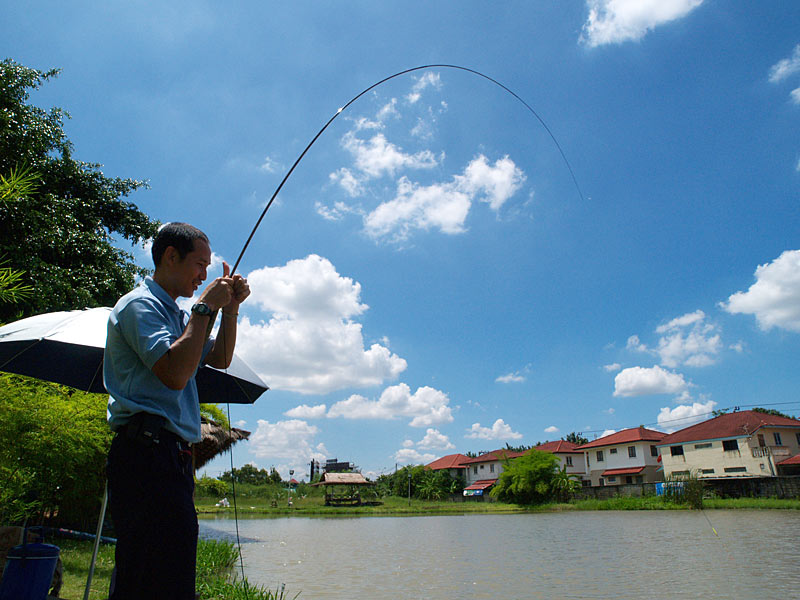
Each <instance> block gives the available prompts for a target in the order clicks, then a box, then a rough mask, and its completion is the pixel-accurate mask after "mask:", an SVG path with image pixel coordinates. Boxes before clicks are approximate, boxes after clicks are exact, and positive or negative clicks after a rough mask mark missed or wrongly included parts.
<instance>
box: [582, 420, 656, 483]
mask: <svg viewBox="0 0 800 600" xmlns="http://www.w3.org/2000/svg"><path fill="white" fill-rule="evenodd" d="M664 436H666V434H665V433H662V432H660V431H654V430H652V429H646V428H644V427H636V428H633V429H623V430H622V431H618V432H616V433H612V434H611V435H606V436H604V437H601V438H598V439H596V440H594V441H593V442H589V443H588V444H584V445H583V446H578V449H579V450H581V451H582V452H583V456H584V460H585V469H586V475H585V477H586V479H587V480H588V481H589V485H593V486H605V485H624V484H628V483H654V482H656V481H663V478H662V476H661V466H660V464H659V461H658V448H657V447H656V444H658V443H659V442H660V441H661V440H662V438H664Z"/></svg>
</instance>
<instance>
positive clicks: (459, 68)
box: [206, 63, 584, 579]
mask: <svg viewBox="0 0 800 600" xmlns="http://www.w3.org/2000/svg"><path fill="white" fill-rule="evenodd" d="M426 69H454V70H457V71H463V72H465V73H471V74H473V75H476V76H478V77H481V78H483V79H485V80H487V81H489V82H491V83H493V84H494V85H496V86H498V87H500V88H501V89H502V90H504V91H505V92H507V93H509V94H511V95H512V96H513V97H514V98H516V99H517V100H518V101H519V102H521V103H522V104H523V106H525V108H526V109H527V110H528V111H529V112H530V113H531V114H532V115H533V116H534V117H536V119H537V120H538V121H539V123H540V124H541V125H542V127H544V129H545V131H546V132H547V134H548V135H549V136H550V139H552V140H553V143H554V144H555V146H556V148H557V149H558V152H559V154H560V155H561V158H562V159H563V160H564V164H565V165H566V166H567V170H568V171H569V174H570V177H571V178H572V183H573V184H574V185H575V190H576V191H577V192H578V196H579V197H580V199H581V201H583V200H584V197H583V193H582V192H581V188H580V186H579V185H578V180H577V178H576V177H575V173H574V171H573V170H572V165H570V163H569V160H568V159H567V156H566V154H564V150H563V149H562V148H561V144H559V143H558V140H557V139H556V136H555V135H554V134H553V132H552V131H551V130H550V127H548V126H547V123H545V121H544V119H542V117H541V116H540V115H539V113H537V112H536V111H535V110H534V109H533V107H532V106H531V105H530V104H528V103H527V102H525V100H523V99H522V97H520V96H519V95H518V94H517V93H515V92H514V91H512V90H511V89H510V88H508V87H506V86H505V85H503V84H502V83H500V82H499V81H497V80H496V79H494V78H492V77H489V76H488V75H486V74H484V73H481V72H480V71H477V70H475V69H471V68H469V67H463V66H460V65H453V64H446V63H435V64H428V65H421V66H418V67H412V68H410V69H404V70H402V71H398V72H397V73H394V74H392V75H389V76H388V77H384V78H383V79H381V80H379V81H377V82H375V83H373V84H372V85H370V86H369V87H367V88H364V89H363V90H362V91H361V92H359V93H358V94H356V95H355V96H353V97H352V98H351V99H350V100H348V101H347V103H345V104H344V105H343V106H341V107H340V108H339V109H338V110H337V111H336V112H335V113H333V115H332V116H331V117H330V118H329V119H328V120H327V122H326V123H325V124H324V125H323V126H322V128H321V129H320V130H319V131H318V132H317V133H316V135H315V136H314V137H313V138H311V141H310V142H309V143H308V145H307V146H306V147H305V148H304V149H303V151H302V152H301V153H300V155H299V156H298V157H297V159H296V160H295V161H294V163H293V164H292V166H291V167H290V168H289V170H288V171H287V172H286V174H285V175H284V176H283V179H281V181H280V183H279V184H278V187H277V188H275V191H274V192H273V193H272V196H271V197H270V199H269V202H267V205H266V206H265V207H264V210H263V211H262V212H261V215H260V216H259V217H258V220H257V221H256V223H255V225H254V226H253V229H252V231H251V232H250V235H249V236H248V237H247V241H245V243H244V246H243V247H242V250H241V252H239V256H238V257H237V259H236V262H235V263H234V264H233V267H232V268H231V271H230V273H231V276H233V274H234V273H236V269H237V268H238V267H239V264H240V263H241V261H242V258H243V257H244V253H245V252H246V251H247V248H248V247H249V246H250V242H251V241H252V240H253V237H254V236H255V234H256V231H258V228H259V227H260V226H261V222H262V221H263V220H264V217H265V216H266V214H267V212H268V211H269V209H270V207H271V206H272V203H273V202H274V201H275V198H277V197H278V194H279V193H280V191H281V190H282V189H283V186H284V184H285V183H286V181H287V180H288V179H289V177H291V175H292V173H293V172H294V170H295V168H297V165H298V164H300V161H301V160H303V158H304V157H305V155H306V154H307V153H308V151H309V150H310V149H311V147H312V146H313V145H314V144H315V143H316V141H317V140H318V139H319V137H320V136H321V135H322V134H323V133H324V132H325V130H326V129H327V128H328V127H329V126H330V124H331V123H333V122H334V121H335V120H336V118H337V117H338V116H339V115H340V114H342V113H343V112H344V111H345V110H347V109H348V108H349V107H350V105H352V104H353V103H354V102H356V101H357V100H358V99H359V98H361V97H362V96H363V95H364V94H367V93H368V92H370V91H372V90H373V89H375V88H376V87H378V86H380V85H382V84H384V83H386V82H387V81H390V80H392V79H395V78H397V77H401V76H403V75H407V74H409V73H414V72H416V71H422V70H426ZM216 320H217V311H215V312H214V313H213V314H212V315H211V319H210V322H209V325H208V330H207V331H206V338H208V336H209V335H210V334H211V329H212V328H213V326H214V323H215V322H216ZM221 332H222V334H223V335H222V337H223V339H222V343H223V347H224V345H225V336H224V329H221ZM228 421H229V423H228V426H229V427H230V404H228ZM231 472H233V450H232V449H231ZM235 479H236V478H235V477H234V478H233V480H234V481H235ZM234 485H235V483H234ZM233 508H234V519H235V521H236V541H237V546H238V547H239V565H240V568H241V572H242V578H243V579H244V564H243V561H242V554H241V543H240V542H239V522H238V510H237V502H236V492H235V489H234V493H233Z"/></svg>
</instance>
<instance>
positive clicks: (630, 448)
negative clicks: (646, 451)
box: [628, 446, 636, 458]
mask: <svg viewBox="0 0 800 600" xmlns="http://www.w3.org/2000/svg"><path fill="white" fill-rule="evenodd" d="M628 458H636V446H628Z"/></svg>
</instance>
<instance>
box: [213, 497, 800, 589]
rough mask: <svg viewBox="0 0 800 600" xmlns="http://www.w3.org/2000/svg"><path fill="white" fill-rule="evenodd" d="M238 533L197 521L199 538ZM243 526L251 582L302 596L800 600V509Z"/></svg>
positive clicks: (227, 524)
mask: <svg viewBox="0 0 800 600" xmlns="http://www.w3.org/2000/svg"><path fill="white" fill-rule="evenodd" d="M712 527H713V529H712ZM714 530H716V532H717V534H718V535H715V534H714ZM235 532H236V529H235V522H234V521H233V520H232V519H227V518H225V519H222V518H216V519H202V520H201V521H200V535H201V537H217V538H225V539H235V537H232V536H235ZM239 532H240V537H241V541H242V554H243V556H244V563H245V575H246V576H247V578H248V580H249V581H250V582H251V583H258V584H260V585H265V586H267V587H269V588H270V589H272V590H275V588H276V587H279V586H280V584H282V583H285V584H286V593H287V597H289V598H292V597H293V596H294V595H295V594H296V593H297V592H301V594H300V599H301V600H302V599H306V600H317V599H326V600H327V599H340V598H341V599H344V598H347V599H348V600H352V599H359V600H360V599H364V600H367V599H369V600H384V599H386V600H388V599H391V600H399V599H407V598H425V599H442V600H445V599H447V600H449V599H454V598H474V599H484V598H486V599H488V598H491V599H504V600H510V599H517V598H526V599H527V598H537V599H538V598H691V599H696V598H720V599H722V598H724V599H729V598H744V599H747V598H754V599H755V598H758V599H763V598H798V597H800V565H798V558H797V557H798V554H797V544H798V539H800V511H780V510H762V511H755V510H735V511H733V510H730V511H728V510H714V511H701V512H698V511H625V512H616V511H598V512H570V513H548V514H512V515H465V516H429V517H425V516H420V517H361V518H306V517H291V518H281V519H243V520H240V521H239Z"/></svg>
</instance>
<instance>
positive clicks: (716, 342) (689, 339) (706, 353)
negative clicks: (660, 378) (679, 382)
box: [627, 310, 723, 368]
mask: <svg viewBox="0 0 800 600" xmlns="http://www.w3.org/2000/svg"><path fill="white" fill-rule="evenodd" d="M656 333H658V334H660V336H661V337H660V338H659V340H658V343H657V345H656V347H655V348H648V347H647V346H646V345H645V344H643V343H642V342H641V340H640V339H639V336H637V335H632V336H631V337H629V338H628V343H627V348H628V350H632V351H635V352H645V353H648V354H652V355H656V356H658V357H659V358H660V363H661V364H662V365H664V366H665V367H670V368H675V367H678V366H682V365H686V366H690V367H705V366H708V365H712V364H714V363H715V362H716V360H717V356H718V355H719V353H720V351H721V350H722V347H723V344H722V338H721V336H720V334H719V332H718V328H717V326H716V325H713V324H711V323H707V322H706V314H705V313H704V312H703V311H702V310H697V311H695V312H692V313H688V314H685V315H682V316H680V317H676V318H674V319H672V320H671V321H669V322H668V323H665V324H664V325H659V326H658V327H657V328H656Z"/></svg>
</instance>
